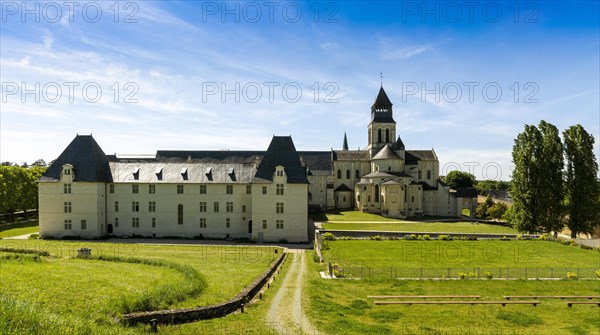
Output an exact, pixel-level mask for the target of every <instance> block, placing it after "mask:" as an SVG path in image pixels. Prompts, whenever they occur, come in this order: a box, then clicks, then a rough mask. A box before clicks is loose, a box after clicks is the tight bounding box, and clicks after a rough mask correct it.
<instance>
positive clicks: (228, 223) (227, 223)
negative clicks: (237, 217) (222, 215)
mask: <svg viewBox="0 0 600 335" xmlns="http://www.w3.org/2000/svg"><path fill="white" fill-rule="evenodd" d="M230 225H231V219H230V218H227V219H225V228H229V226H230Z"/></svg>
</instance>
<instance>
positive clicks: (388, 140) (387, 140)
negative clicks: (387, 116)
mask: <svg viewBox="0 0 600 335" xmlns="http://www.w3.org/2000/svg"><path fill="white" fill-rule="evenodd" d="M385 142H386V143H389V142H390V130H389V129H386V130H385Z"/></svg>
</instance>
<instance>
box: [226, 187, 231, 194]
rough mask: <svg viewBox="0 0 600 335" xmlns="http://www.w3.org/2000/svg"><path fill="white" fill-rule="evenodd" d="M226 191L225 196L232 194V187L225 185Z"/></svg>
mask: <svg viewBox="0 0 600 335" xmlns="http://www.w3.org/2000/svg"><path fill="white" fill-rule="evenodd" d="M226 191H227V192H226V193H227V194H233V185H227V186H226Z"/></svg>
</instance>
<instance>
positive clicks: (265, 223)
mask: <svg viewBox="0 0 600 335" xmlns="http://www.w3.org/2000/svg"><path fill="white" fill-rule="evenodd" d="M263 229H267V220H263Z"/></svg>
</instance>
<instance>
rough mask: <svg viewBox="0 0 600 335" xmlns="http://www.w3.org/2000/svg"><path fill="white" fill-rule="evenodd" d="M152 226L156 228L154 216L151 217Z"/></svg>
mask: <svg viewBox="0 0 600 335" xmlns="http://www.w3.org/2000/svg"><path fill="white" fill-rule="evenodd" d="M152 228H156V218H152Z"/></svg>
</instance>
